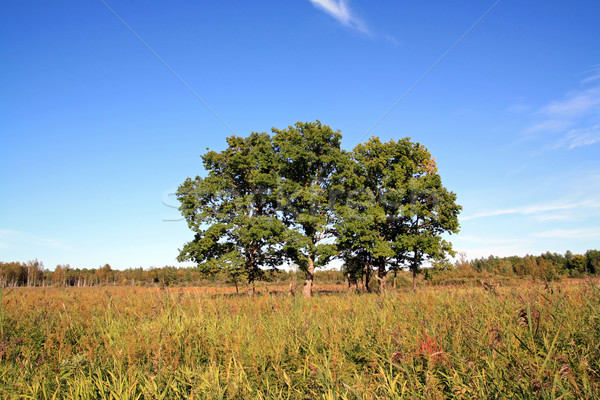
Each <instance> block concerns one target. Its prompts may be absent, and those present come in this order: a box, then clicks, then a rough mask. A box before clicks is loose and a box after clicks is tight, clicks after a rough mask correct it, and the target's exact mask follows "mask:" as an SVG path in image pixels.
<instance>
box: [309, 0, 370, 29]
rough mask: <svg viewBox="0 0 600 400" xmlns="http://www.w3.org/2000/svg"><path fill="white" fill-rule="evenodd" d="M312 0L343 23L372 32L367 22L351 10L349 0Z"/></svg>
mask: <svg viewBox="0 0 600 400" xmlns="http://www.w3.org/2000/svg"><path fill="white" fill-rule="evenodd" d="M310 2H311V3H312V4H313V5H314V6H315V7H317V8H319V9H321V10H323V11H325V12H326V13H327V14H329V15H331V16H332V17H333V18H335V19H336V20H338V21H339V22H340V23H341V24H343V25H345V26H348V27H350V28H353V29H356V30H357V31H360V32H362V33H365V34H370V32H369V29H368V28H367V26H366V25H365V23H364V22H363V21H362V20H361V19H360V18H358V17H357V16H356V15H354V13H353V12H352V11H351V10H350V7H349V6H348V1H347V0H310Z"/></svg>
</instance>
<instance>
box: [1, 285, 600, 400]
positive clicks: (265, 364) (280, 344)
mask: <svg viewBox="0 0 600 400" xmlns="http://www.w3.org/2000/svg"><path fill="white" fill-rule="evenodd" d="M565 285H568V286H565V287H561V286H560V284H555V287H554V288H552V287H546V288H544V287H543V286H542V285H541V284H523V285H520V286H517V287H504V288H499V289H497V290H496V292H493V291H484V290H482V289H480V288H473V287H454V288H451V287H436V288H427V289H424V290H422V291H421V292H419V293H417V294H413V293H412V292H392V293H389V294H386V295H381V296H380V295H376V294H361V295H352V294H345V293H339V294H333V295H324V294H320V295H319V294H317V296H316V297H315V298H313V299H308V300H307V299H304V298H300V297H291V296H287V295H285V294H267V293H262V294H260V295H257V296H255V297H254V298H252V297H249V296H246V295H240V296H235V295H213V294H206V293H202V292H195V291H193V290H186V291H183V290H173V291H166V290H162V291H160V290H153V289H144V288H114V287H110V288H63V289H57V288H17V289H14V290H12V291H10V292H8V291H4V292H3V293H2V298H1V299H0V300H1V308H0V396H1V397H2V398H8V399H12V398H28V399H52V398H55V399H71V398H73V399H75V398H76V399H161V398H162V399H172V398H186V399H233V398H244V399H246V398H256V399H271V398H284V399H317V398H321V399H338V398H341V399H388V398H407V399H413V398H414V399H421V398H422V399H436V398H440V399H441V398H461V399H462V398H465V399H467V398H531V399H533V398H535V399H538V398H598V397H599V396H600V348H599V345H600V291H599V290H598V287H597V286H598V285H597V283H592V282H587V283H578V284H566V283H565ZM559 289H560V290H559Z"/></svg>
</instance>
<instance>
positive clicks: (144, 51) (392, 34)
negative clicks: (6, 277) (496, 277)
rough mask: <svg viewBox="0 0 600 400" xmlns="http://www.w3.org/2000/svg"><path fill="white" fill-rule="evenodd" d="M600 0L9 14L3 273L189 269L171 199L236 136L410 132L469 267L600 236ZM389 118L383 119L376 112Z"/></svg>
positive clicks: (33, 7) (4, 49)
mask: <svg viewBox="0 0 600 400" xmlns="http://www.w3.org/2000/svg"><path fill="white" fill-rule="evenodd" d="M598 15H600V3H597V2H585V1H573V2H565V1H548V0H544V1H541V0H533V1H527V2H522V1H515V0H501V1H481V0H478V1H469V0H465V1H453V2H442V1H429V2H427V1H426V2H422V1H399V2H398V1H389V2H388V1H380V2H366V1H359V0H352V1H341V0H338V1H335V0H298V1H294V2H275V1H257V2H192V1H181V2H176V3H168V2H155V1H137V0H134V1H127V2H116V1H110V0H105V1H86V2H71V1H69V2H67V1H60V0H59V1H55V2H43V1H35V0H32V1H27V2H23V1H13V0H9V1H7V2H4V3H3V12H2V13H1V15H0V54H1V56H2V57H1V62H0V88H1V89H0V135H1V136H0V137H1V139H2V142H1V143H2V146H0V191H1V192H0V193H1V196H0V260H2V261H26V260H30V259H34V258H38V259H39V260H41V261H43V262H44V264H45V266H46V267H47V268H50V269H53V268H54V267H55V266H56V265H57V264H67V263H68V264H70V265H71V266H72V267H78V268H83V267H88V268H89V267H93V268H97V267H99V266H101V265H103V264H105V263H109V264H111V265H112V266H113V267H114V268H127V267H139V266H143V267H149V266H163V265H177V263H176V260H175V258H176V256H177V254H178V248H180V247H182V245H183V243H184V242H186V241H188V240H190V239H191V237H192V234H191V232H190V231H189V230H188V228H187V226H186V224H185V222H184V221H182V220H181V218H180V216H179V213H178V211H177V209H176V208H177V201H176V200H175V198H174V197H173V196H172V193H174V191H175V190H176V188H177V186H178V185H179V184H180V183H182V182H183V181H184V180H185V178H187V177H188V176H196V175H198V174H202V173H203V167H202V163H201V159H200V155H201V154H203V153H204V152H205V151H206V148H207V147H208V148H210V149H211V150H221V149H223V148H224V145H225V138H226V137H227V136H230V135H232V133H236V134H238V135H241V136H245V135H247V134H249V133H250V132H252V131H258V132H262V131H269V130H270V129H271V128H272V127H277V128H284V127H286V126H288V125H291V124H293V123H295V122H296V121H314V120H316V119H319V120H321V121H322V122H323V123H325V124H328V125H330V126H331V127H333V128H334V129H340V130H341V131H342V134H343V137H344V139H343V146H344V148H346V149H352V148H353V147H354V146H355V145H356V144H357V143H359V142H361V141H364V140H367V139H368V138H369V137H370V136H379V137H380V138H381V139H382V140H389V139H392V138H395V139H398V138H402V137H411V138H412V139H413V140H414V141H417V142H420V143H422V144H423V145H425V146H427V147H428V148H429V150H430V151H431V153H432V154H433V156H434V157H436V159H437V162H438V166H439V171H440V174H441V176H442V180H443V182H444V185H445V186H446V187H448V188H449V189H450V190H452V191H454V192H455V193H457V195H458V202H459V204H461V205H462V206H463V207H464V209H463V212H462V214H461V217H460V220H461V232H460V233H459V234H457V235H453V236H452V237H450V240H451V241H452V242H453V243H454V247H455V249H456V250H457V251H459V252H464V253H466V255H467V257H468V258H473V257H481V256H488V255H490V254H494V255H499V256H507V255H513V254H517V255H525V254H539V253H541V252H544V251H546V250H549V251H552V252H559V253H564V252H565V251H566V250H568V249H570V250H572V251H573V252H575V253H582V252H585V251H586V250H587V249H593V248H599V247H600V246H598V243H600V240H599V239H600V157H598V154H599V150H600V40H599V38H600V24H598V23H597V21H598ZM382 116H383V118H382Z"/></svg>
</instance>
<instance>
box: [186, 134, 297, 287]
mask: <svg viewBox="0 0 600 400" xmlns="http://www.w3.org/2000/svg"><path fill="white" fill-rule="evenodd" d="M227 143H228V145H229V146H228V148H227V149H225V150H224V151H222V152H218V153H217V152H215V151H209V152H208V153H206V154H205V155H203V156H202V160H203V162H204V167H205V169H206V170H207V171H208V176H206V177H204V178H202V177H200V176H197V177H196V178H195V179H191V178H188V179H187V180H186V181H185V182H184V183H183V184H182V185H181V186H180V187H179V189H178V191H177V197H178V199H179V201H180V202H181V207H180V210H181V213H182V214H183V216H184V217H185V219H186V221H187V223H188V226H189V227H190V229H191V230H192V231H194V232H195V237H194V239H193V240H192V241H190V242H188V243H186V244H185V245H184V247H183V249H182V250H181V251H180V255H179V257H178V259H179V260H180V261H188V260H189V261H194V262H196V263H198V266H199V267H200V268H201V270H202V271H203V272H204V273H207V274H211V273H214V272H216V271H219V270H221V271H222V270H226V271H228V272H229V273H230V275H232V276H233V277H237V276H240V275H243V276H246V277H247V279H248V282H249V283H251V284H253V283H254V281H255V280H257V279H260V278H262V277H263V275H264V268H265V267H266V268H277V267H278V266H280V265H281V264H282V262H283V246H282V243H283V241H284V234H285V231H286V228H285V226H284V224H283V222H282V221H281V220H280V219H279V218H278V217H277V215H276V214H277V198H276V189H277V183H278V176H277V165H276V159H275V153H274V151H273V146H272V141H271V138H270V136H269V135H268V134H266V133H252V134H251V135H250V136H248V137H247V138H241V137H237V136H232V137H229V138H227ZM253 287H254V286H253Z"/></svg>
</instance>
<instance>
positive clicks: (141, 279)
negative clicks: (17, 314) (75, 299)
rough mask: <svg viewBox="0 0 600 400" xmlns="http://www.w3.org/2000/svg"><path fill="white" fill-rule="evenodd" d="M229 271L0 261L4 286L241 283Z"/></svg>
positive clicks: (330, 277)
mask: <svg viewBox="0 0 600 400" xmlns="http://www.w3.org/2000/svg"><path fill="white" fill-rule="evenodd" d="M303 277H304V275H303V273H300V272H294V271H285V270H280V271H274V272H272V273H268V274H267V275H266V277H265V278H266V280H267V281H269V282H274V283H289V282H290V281H293V280H296V279H297V281H298V282H301V281H302V280H303V279H304V278H303ZM317 279H318V280H319V281H320V282H321V283H329V284H337V283H343V282H344V275H343V274H342V273H340V271H339V270H323V271H318V273H317ZM242 281H243V278H240V279H238V280H237V282H236V281H235V280H234V279H233V278H232V277H231V276H229V274H226V273H225V272H223V273H217V274H213V275H206V274H205V273H203V272H202V270H201V269H200V268H198V267H172V266H165V267H161V268H155V267H151V268H147V269H144V268H142V267H139V268H128V269H123V270H120V269H113V268H112V267H111V266H110V265H109V264H105V265H104V266H102V267H100V268H97V269H95V268H72V267H71V266H70V265H58V266H56V268H55V269H54V271H51V270H48V269H44V266H43V263H41V262H39V261H37V260H35V261H28V262H25V263H21V262H1V261H0V286H3V287H6V286H11V287H12V286H96V285H112V286H114V285H131V286H154V285H158V286H176V285H177V286H193V285H199V286H211V285H219V286H222V285H232V286H233V285H236V284H241V283H242Z"/></svg>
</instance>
